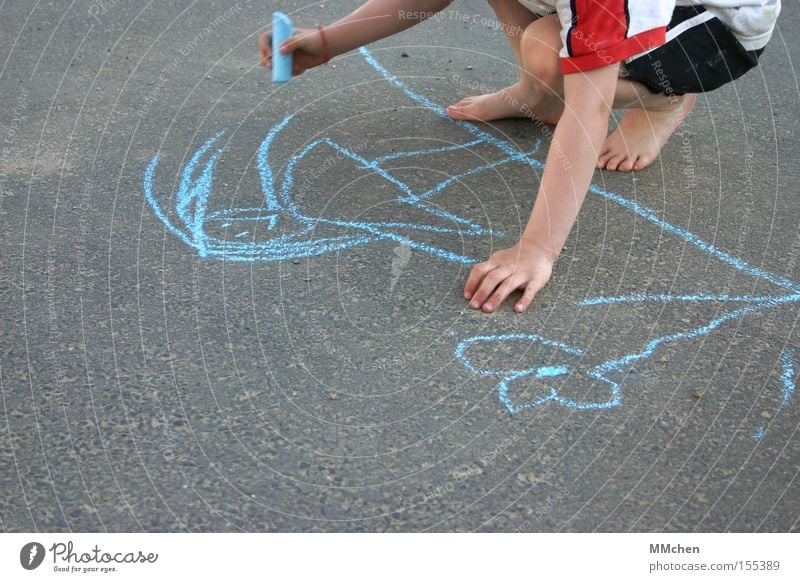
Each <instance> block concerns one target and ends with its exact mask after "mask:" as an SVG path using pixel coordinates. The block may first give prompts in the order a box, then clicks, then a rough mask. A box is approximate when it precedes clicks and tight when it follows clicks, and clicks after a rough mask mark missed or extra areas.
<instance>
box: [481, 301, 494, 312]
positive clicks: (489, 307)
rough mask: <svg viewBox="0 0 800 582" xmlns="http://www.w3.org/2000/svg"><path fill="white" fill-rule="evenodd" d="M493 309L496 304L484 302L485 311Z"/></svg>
mask: <svg viewBox="0 0 800 582" xmlns="http://www.w3.org/2000/svg"><path fill="white" fill-rule="evenodd" d="M492 309H494V305H492V304H491V303H484V304H483V310H484V311H491V310H492Z"/></svg>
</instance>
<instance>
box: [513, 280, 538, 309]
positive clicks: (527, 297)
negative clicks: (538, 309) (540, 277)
mask: <svg viewBox="0 0 800 582" xmlns="http://www.w3.org/2000/svg"><path fill="white" fill-rule="evenodd" d="M542 287H543V285H542V284H541V283H539V282H538V281H535V280H534V281H531V282H530V283H528V284H527V286H526V287H525V291H524V292H523V293H522V297H521V298H520V300H519V301H517V304H516V305H515V306H514V309H516V311H517V313H522V312H523V311H525V310H526V309H528V307H530V305H531V303H533V299H534V297H536V294H537V293H538V292H539V291H540V290H541V288H542Z"/></svg>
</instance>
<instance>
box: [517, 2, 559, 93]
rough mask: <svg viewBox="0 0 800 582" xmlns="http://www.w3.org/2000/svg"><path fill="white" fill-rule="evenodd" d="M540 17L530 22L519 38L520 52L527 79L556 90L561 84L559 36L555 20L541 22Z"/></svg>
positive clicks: (544, 19)
mask: <svg viewBox="0 0 800 582" xmlns="http://www.w3.org/2000/svg"><path fill="white" fill-rule="evenodd" d="M546 20H549V18H547V17H545V18H540V19H539V20H537V21H536V22H533V23H531V25H530V26H528V28H526V29H525V32H524V33H523V34H522V38H521V39H520V52H521V54H522V60H523V64H524V66H525V71H526V72H527V77H528V81H530V82H533V83H538V84H542V85H546V86H547V87H549V88H550V89H553V90H557V89H558V88H559V87H560V86H561V84H562V78H561V64H560V61H559V51H560V50H561V37H560V34H559V29H558V24H557V21H555V23H553V22H543V21H546Z"/></svg>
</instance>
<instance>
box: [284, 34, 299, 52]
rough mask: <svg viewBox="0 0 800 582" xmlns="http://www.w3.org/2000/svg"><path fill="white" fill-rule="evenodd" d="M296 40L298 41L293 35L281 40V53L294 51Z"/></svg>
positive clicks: (296, 47)
mask: <svg viewBox="0 0 800 582" xmlns="http://www.w3.org/2000/svg"><path fill="white" fill-rule="evenodd" d="M297 41H298V38H297V37H296V36H293V37H291V38H287V39H286V40H285V41H283V42H282V43H281V46H280V51H281V54H284V55H290V54H292V53H293V52H294V51H296V50H297V49H298V46H297V44H298V43H297Z"/></svg>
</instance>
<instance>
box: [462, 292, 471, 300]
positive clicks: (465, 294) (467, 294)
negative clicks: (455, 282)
mask: <svg viewBox="0 0 800 582" xmlns="http://www.w3.org/2000/svg"><path fill="white" fill-rule="evenodd" d="M464 299H466V300H468V301H469V300H470V299H472V293H470V292H465V293H464Z"/></svg>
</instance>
